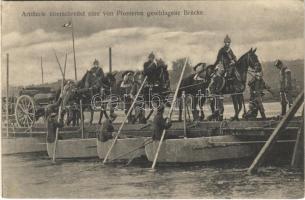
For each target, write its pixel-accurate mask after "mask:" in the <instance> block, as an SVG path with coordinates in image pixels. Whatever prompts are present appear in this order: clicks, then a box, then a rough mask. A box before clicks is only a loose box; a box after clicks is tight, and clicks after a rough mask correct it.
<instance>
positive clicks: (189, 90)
mask: <svg viewBox="0 0 305 200" xmlns="http://www.w3.org/2000/svg"><path fill="white" fill-rule="evenodd" d="M200 64H203V63H198V64H197V65H200ZM213 69H214V66H213V65H208V66H207V67H206V68H205V69H204V71H202V72H201V73H200V75H201V76H200V77H201V78H202V79H203V80H200V81H199V80H195V76H196V74H190V75H188V76H187V77H185V78H183V79H182V80H181V84H180V87H179V90H178V95H177V98H179V121H182V107H183V100H182V93H183V91H184V94H185V97H184V98H186V97H187V96H190V97H191V98H192V102H191V109H192V115H193V119H194V120H195V121H198V120H203V119H204V117H205V116H204V112H203V104H204V103H205V101H206V97H205V93H206V92H205V91H206V89H207V88H208V85H209V83H210V80H211V77H212V74H213ZM185 100H186V99H185ZM197 105H198V106H199V109H200V117H199V114H198V110H197ZM186 106H187V105H186Z"/></svg>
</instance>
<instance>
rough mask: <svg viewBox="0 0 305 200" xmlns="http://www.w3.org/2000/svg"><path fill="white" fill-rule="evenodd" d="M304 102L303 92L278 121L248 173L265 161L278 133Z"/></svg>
mask: <svg viewBox="0 0 305 200" xmlns="http://www.w3.org/2000/svg"><path fill="white" fill-rule="evenodd" d="M303 102H304V91H302V92H301V93H300V94H299V95H298V97H297V99H296V100H295V102H294V103H293V105H292V106H291V108H290V109H289V111H288V113H287V114H286V115H285V116H284V118H283V119H282V120H281V121H280V123H279V124H278V125H277V127H276V128H275V129H274V131H273V132H272V134H271V136H270V137H269V139H268V140H267V142H266V143H265V145H264V146H263V148H262V149H261V151H260V152H259V153H258V155H257V156H256V158H255V159H254V161H253V162H252V164H251V166H250V168H249V169H248V173H250V174H251V173H253V172H255V171H256V170H257V168H258V167H259V165H260V164H261V163H262V161H263V160H264V159H265V157H266V154H267V153H268V152H269V151H270V149H271V147H272V144H273V143H274V142H275V140H276V139H277V136H278V135H279V133H280V132H281V131H282V130H283V129H284V128H285V126H286V125H287V123H288V122H289V121H290V120H291V118H292V117H293V116H294V115H295V113H296V112H297V110H298V109H299V108H300V106H301V105H302V103H303Z"/></svg>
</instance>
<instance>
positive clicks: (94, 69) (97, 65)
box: [90, 59, 104, 76]
mask: <svg viewBox="0 0 305 200" xmlns="http://www.w3.org/2000/svg"><path fill="white" fill-rule="evenodd" d="M90 71H91V72H92V73H93V74H95V75H102V76H104V71H103V69H102V68H101V67H100V63H99V61H98V60H96V59H94V61H93V67H92V68H91V69H90Z"/></svg>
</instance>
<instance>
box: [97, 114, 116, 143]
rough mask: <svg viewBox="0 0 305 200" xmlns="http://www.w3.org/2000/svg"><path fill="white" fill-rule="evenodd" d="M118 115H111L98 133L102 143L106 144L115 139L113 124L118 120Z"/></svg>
mask: <svg viewBox="0 0 305 200" xmlns="http://www.w3.org/2000/svg"><path fill="white" fill-rule="evenodd" d="M116 117H117V115H116V114H115V113H111V114H110V116H109V118H108V119H107V118H106V119H105V120H104V121H103V122H102V125H101V127H100V129H99V131H98V134H97V138H98V140H99V141H101V142H106V141H108V140H110V139H112V138H113V132H114V127H113V124H112V122H113V121H114V120H115V119H116Z"/></svg>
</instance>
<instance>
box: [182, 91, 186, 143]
mask: <svg viewBox="0 0 305 200" xmlns="http://www.w3.org/2000/svg"><path fill="white" fill-rule="evenodd" d="M182 101H183V115H184V116H183V133H184V138H187V137H186V101H185V91H182Z"/></svg>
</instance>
